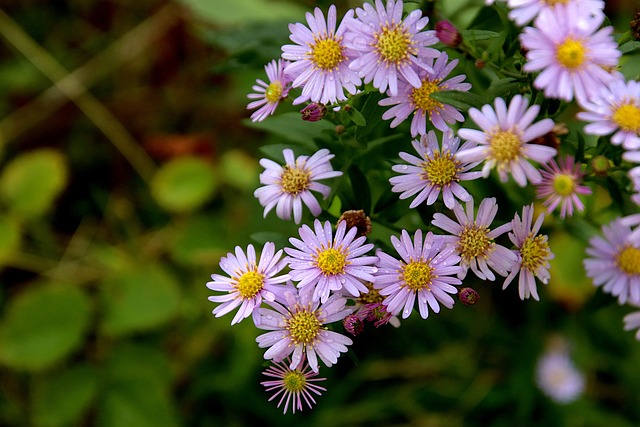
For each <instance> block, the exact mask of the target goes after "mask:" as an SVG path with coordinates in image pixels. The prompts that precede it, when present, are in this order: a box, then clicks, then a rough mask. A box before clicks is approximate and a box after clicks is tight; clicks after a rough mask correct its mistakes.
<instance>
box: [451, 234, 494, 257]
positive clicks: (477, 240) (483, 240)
mask: <svg viewBox="0 0 640 427" xmlns="http://www.w3.org/2000/svg"><path fill="white" fill-rule="evenodd" d="M488 232H489V229H488V228H487V227H477V226H473V227H465V229H464V230H462V232H461V233H460V234H459V236H458V237H459V240H458V244H457V246H458V251H459V252H460V256H461V257H462V259H464V260H465V261H467V262H468V261H471V260H472V259H474V258H475V257H478V256H483V257H485V258H486V257H488V256H489V254H490V253H491V250H492V248H493V246H494V244H493V239H490V238H489V236H487V233H488Z"/></svg>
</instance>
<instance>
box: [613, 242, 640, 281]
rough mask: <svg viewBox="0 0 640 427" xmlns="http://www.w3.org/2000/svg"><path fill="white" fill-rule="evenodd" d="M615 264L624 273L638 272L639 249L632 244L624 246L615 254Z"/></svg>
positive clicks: (639, 263)
mask: <svg viewBox="0 0 640 427" xmlns="http://www.w3.org/2000/svg"><path fill="white" fill-rule="evenodd" d="M616 265H617V266H618V268H619V269H620V270H622V271H623V272H625V273H626V274H629V275H637V274H640V249H638V248H636V247H634V246H625V247H624V248H623V249H622V250H621V251H620V252H618V254H617V255H616Z"/></svg>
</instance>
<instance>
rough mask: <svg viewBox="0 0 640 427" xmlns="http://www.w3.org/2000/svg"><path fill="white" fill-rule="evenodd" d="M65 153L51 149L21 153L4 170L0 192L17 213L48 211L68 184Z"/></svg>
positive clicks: (18, 214) (20, 214) (0, 179)
mask: <svg viewBox="0 0 640 427" xmlns="http://www.w3.org/2000/svg"><path fill="white" fill-rule="evenodd" d="M67 180H68V171H67V165H66V161H65V159H64V157H63V155H62V154H61V153H60V152H58V151H55V150H52V149H40V150H34V151H31V152H27V153H26V154H20V155H19V156H18V157H16V158H15V159H13V160H12V161H11V162H10V163H9V164H8V165H7V166H6V167H5V168H4V170H3V171H2V176H0V195H1V196H2V198H3V199H4V201H5V202H6V203H7V204H8V205H9V209H10V210H11V211H12V212H14V213H15V214H16V215H17V216H20V217H27V218H33V217H37V216H40V215H43V214H45V213H46V212H47V211H49V210H50V209H51V207H52V205H53V202H54V200H55V199H56V197H58V195H59V194H60V193H61V192H62V190H64V188H65V186H66V185H67Z"/></svg>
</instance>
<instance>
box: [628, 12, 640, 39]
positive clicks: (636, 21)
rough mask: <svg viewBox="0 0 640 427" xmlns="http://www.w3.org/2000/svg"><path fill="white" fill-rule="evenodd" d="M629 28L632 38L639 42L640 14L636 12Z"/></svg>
mask: <svg viewBox="0 0 640 427" xmlns="http://www.w3.org/2000/svg"><path fill="white" fill-rule="evenodd" d="M630 27H631V35H632V36H633V38H634V39H636V40H640V12H636V14H635V15H633V20H632V21H631V25H630Z"/></svg>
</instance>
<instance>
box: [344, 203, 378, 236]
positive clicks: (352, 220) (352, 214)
mask: <svg viewBox="0 0 640 427" xmlns="http://www.w3.org/2000/svg"><path fill="white" fill-rule="evenodd" d="M340 221H344V222H346V223H347V230H350V229H351V228H352V227H356V228H357V229H358V233H357V234H356V237H361V236H366V235H367V234H369V233H371V219H370V218H369V217H368V216H367V215H365V213H364V211H363V210H362V209H359V210H357V211H356V210H350V211H344V212H343V213H342V215H340V218H339V219H338V223H340Z"/></svg>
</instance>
